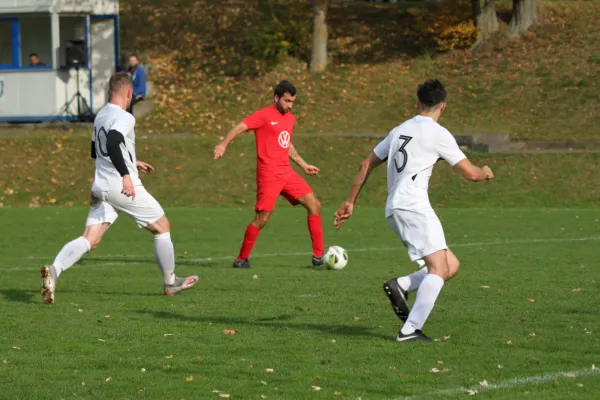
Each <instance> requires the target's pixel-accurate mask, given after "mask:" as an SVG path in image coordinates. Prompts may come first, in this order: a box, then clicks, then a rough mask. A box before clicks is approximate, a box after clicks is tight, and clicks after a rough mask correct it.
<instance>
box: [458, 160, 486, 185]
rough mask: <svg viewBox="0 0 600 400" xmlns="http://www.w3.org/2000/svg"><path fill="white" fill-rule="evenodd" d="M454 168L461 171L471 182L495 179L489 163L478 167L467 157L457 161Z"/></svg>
mask: <svg viewBox="0 0 600 400" xmlns="http://www.w3.org/2000/svg"><path fill="white" fill-rule="evenodd" d="M454 168H455V169H456V170H458V171H459V172H460V174H461V175H462V176H463V178H465V179H466V180H469V181H471V182H480V181H489V180H491V179H494V173H493V172H492V170H491V169H490V167H488V166H487V165H486V166H483V167H481V168H480V167H477V166H475V165H473V164H472V163H471V161H469V159H467V158H465V159H464V160H461V161H459V162H458V163H456V165H455V166H454Z"/></svg>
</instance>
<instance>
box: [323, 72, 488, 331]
mask: <svg viewBox="0 0 600 400" xmlns="http://www.w3.org/2000/svg"><path fill="white" fill-rule="evenodd" d="M417 97H418V101H417V105H418V107H419V111H420V113H419V115H417V116H416V117H414V118H411V119H409V120H408V121H406V122H404V123H403V124H402V125H400V126H398V127H396V128H394V129H393V130H392V131H391V132H390V133H389V135H388V136H387V137H386V138H385V139H384V140H383V141H382V142H381V143H379V144H378V145H377V147H375V149H374V150H373V152H372V153H371V154H370V155H369V157H367V158H366V159H365V160H364V161H363V162H362V164H361V166H360V169H359V171H358V174H357V175H356V177H355V178H354V181H353V182H352V186H351V188H350V192H349V194H348V198H347V200H346V201H345V202H344V203H342V205H341V207H340V208H339V210H338V211H337V212H336V213H335V221H334V225H335V227H336V229H339V228H340V226H341V225H342V224H343V223H344V221H346V220H347V219H348V218H350V216H351V215H352V213H353V210H354V204H355V202H356V199H357V198H358V195H359V193H360V190H361V188H362V186H363V185H364V184H365V182H366V180H367V178H368V176H369V174H370V173H371V171H372V170H373V168H375V167H377V166H378V165H381V164H382V163H384V162H385V161H387V185H388V198H387V204H386V211H385V214H386V218H387V220H388V223H389V224H390V226H391V228H392V230H393V231H394V232H395V233H396V234H397V235H398V236H399V237H400V239H401V240H402V242H403V244H404V245H405V246H406V248H407V249H408V255H409V257H410V260H411V261H413V262H416V263H418V264H419V267H420V269H419V270H418V271H417V272H414V273H412V274H410V275H407V276H403V277H400V278H398V279H391V280H389V281H387V282H385V283H384V285H383V289H384V292H385V294H386V295H387V296H388V298H389V299H390V301H391V303H392V307H393V309H394V311H395V312H396V314H397V315H398V317H399V318H400V319H401V320H402V321H403V322H404V326H403V327H402V329H401V330H400V331H399V332H398V335H397V336H396V340H397V341H398V342H406V341H415V340H430V339H429V338H428V337H427V336H425V335H424V334H423V332H422V331H421V329H422V327H423V325H424V324H425V321H426V320H427V318H428V316H429V314H430V313H431V311H432V310H433V306H434V303H435V301H436V299H437V297H438V295H439V293H440V291H441V290H442V286H443V285H444V282H445V281H447V280H449V279H451V278H452V277H454V276H455V275H456V273H457V272H458V267H459V262H458V259H457V258H456V256H455V255H454V253H452V251H450V249H448V246H447V245H446V239H445V237H444V230H443V229H442V224H441V223H440V220H439V219H438V217H437V215H436V214H435V211H434V210H433V208H432V207H431V204H430V202H429V195H428V192H427V191H428V188H429V178H430V177H431V173H432V172H433V166H434V165H435V163H436V162H437V161H438V160H439V159H443V160H446V161H447V162H448V163H449V164H450V165H451V166H453V167H454V168H455V169H457V170H458V171H459V172H460V173H461V174H462V176H463V177H464V178H466V179H468V180H470V181H475V182H476V181H483V180H490V179H493V178H494V174H493V173H492V170H491V169H490V168H489V167H487V166H485V167H483V168H479V167H476V166H474V165H473V164H471V162H470V161H469V160H468V159H467V157H466V156H465V155H464V154H463V152H462V151H461V150H460V148H459V147H458V144H457V143H456V140H455V139H454V137H453V136H452V134H451V133H450V132H448V130H446V129H445V128H444V127H442V126H441V125H440V124H438V122H437V121H438V119H439V118H440V117H441V115H442V113H443V112H444V110H445V109H446V90H445V89H444V87H443V86H442V84H441V83H440V82H439V81H437V80H427V81H425V83H423V84H422V85H419V88H418V91H417ZM414 291H417V298H416V300H415V303H414V306H413V309H412V310H410V309H409V307H408V294H409V293H411V292H414Z"/></svg>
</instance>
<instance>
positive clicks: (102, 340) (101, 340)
mask: <svg viewBox="0 0 600 400" xmlns="http://www.w3.org/2000/svg"><path fill="white" fill-rule="evenodd" d="M98 341H100V342H106V340H104V339H98Z"/></svg>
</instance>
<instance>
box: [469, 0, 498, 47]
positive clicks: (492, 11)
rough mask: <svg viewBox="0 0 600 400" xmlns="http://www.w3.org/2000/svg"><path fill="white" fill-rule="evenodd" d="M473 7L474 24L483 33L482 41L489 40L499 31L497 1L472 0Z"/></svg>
mask: <svg viewBox="0 0 600 400" xmlns="http://www.w3.org/2000/svg"><path fill="white" fill-rule="evenodd" d="M471 3H472V5H473V20H474V21H473V22H474V23H475V25H476V26H477V27H478V28H479V30H480V31H481V36H482V39H484V40H485V39H488V38H489V37H490V36H491V35H492V34H493V33H494V32H496V31H497V30H498V16H497V15H496V0H483V8H482V7H481V0H471Z"/></svg>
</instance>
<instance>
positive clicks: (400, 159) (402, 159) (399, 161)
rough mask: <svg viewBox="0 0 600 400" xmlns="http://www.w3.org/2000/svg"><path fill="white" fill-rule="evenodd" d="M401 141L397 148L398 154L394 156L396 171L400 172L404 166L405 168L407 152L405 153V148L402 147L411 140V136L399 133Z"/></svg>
mask: <svg viewBox="0 0 600 400" xmlns="http://www.w3.org/2000/svg"><path fill="white" fill-rule="evenodd" d="M399 139H400V140H401V141H402V144H401V145H400V148H399V149H398V155H397V156H396V157H395V158H394V164H395V165H396V172H398V173H400V172H402V170H403V169H404V168H406V163H407V162H408V154H406V150H404V148H405V147H406V145H407V144H408V142H410V141H411V140H412V137H411V136H404V135H400V138H399Z"/></svg>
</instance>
